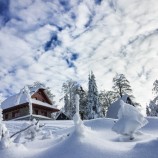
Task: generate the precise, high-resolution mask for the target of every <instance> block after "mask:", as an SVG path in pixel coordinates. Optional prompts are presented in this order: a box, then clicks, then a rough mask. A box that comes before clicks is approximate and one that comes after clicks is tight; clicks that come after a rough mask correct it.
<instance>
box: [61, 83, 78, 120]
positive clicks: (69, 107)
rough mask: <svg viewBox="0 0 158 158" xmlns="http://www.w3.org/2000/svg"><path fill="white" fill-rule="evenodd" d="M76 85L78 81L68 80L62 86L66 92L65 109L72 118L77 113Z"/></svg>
mask: <svg viewBox="0 0 158 158" xmlns="http://www.w3.org/2000/svg"><path fill="white" fill-rule="evenodd" d="M76 85H77V82H76V81H73V80H67V81H66V82H65V83H63V86H62V91H63V93H64V111H65V113H66V115H67V116H68V117H70V118H72V117H73V115H74V114H75V94H76Z"/></svg>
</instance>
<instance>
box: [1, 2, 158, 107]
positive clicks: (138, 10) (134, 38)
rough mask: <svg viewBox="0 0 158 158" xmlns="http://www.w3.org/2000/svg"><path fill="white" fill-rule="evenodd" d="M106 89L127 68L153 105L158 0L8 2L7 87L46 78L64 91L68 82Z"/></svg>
mask: <svg viewBox="0 0 158 158" xmlns="http://www.w3.org/2000/svg"><path fill="white" fill-rule="evenodd" d="M90 70H93V72H94V74H95V76H96V80H97V85H98V89H99V90H104V89H105V90H110V89H111V87H112V78H113V77H114V75H115V74H116V73H123V74H125V76H126V78H127V79H128V80H129V81H130V83H131V87H132V89H133V93H134V96H135V97H136V100H137V101H138V102H140V103H141V104H142V105H143V106H145V104H146V102H148V101H149V99H150V98H151V97H152V84H153V82H154V81H155V79H157V78H158V2H157V1H156V0H0V92H1V93H2V94H3V95H4V96H5V97H7V96H10V95H12V94H14V93H17V92H19V90H20V89H21V88H22V87H23V86H24V85H26V84H32V83H33V82H34V81H40V82H43V83H45V84H46V85H47V86H49V87H51V88H52V91H53V92H54V94H56V95H59V94H60V92H61V86H62V83H63V82H64V81H66V80H68V79H71V78H72V79H74V80H77V81H78V82H79V83H80V84H82V85H83V87H84V88H85V89H87V84H88V73H89V72H90Z"/></svg>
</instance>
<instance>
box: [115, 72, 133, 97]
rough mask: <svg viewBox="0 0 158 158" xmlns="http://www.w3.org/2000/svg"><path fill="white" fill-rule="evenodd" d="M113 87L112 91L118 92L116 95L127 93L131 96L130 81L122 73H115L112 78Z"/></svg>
mask: <svg viewBox="0 0 158 158" xmlns="http://www.w3.org/2000/svg"><path fill="white" fill-rule="evenodd" d="M113 83H114V85H113V87H112V88H113V89H114V92H116V93H117V94H118V96H120V97H122V96H123V95H124V94H128V95H129V96H130V97H133V96H132V95H131V94H132V89H131V86H130V82H129V81H128V80H127V79H126V77H125V75H124V74H116V76H115V77H114V78H113Z"/></svg>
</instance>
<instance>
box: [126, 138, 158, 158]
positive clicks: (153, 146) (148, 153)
mask: <svg viewBox="0 0 158 158" xmlns="http://www.w3.org/2000/svg"><path fill="white" fill-rule="evenodd" d="M157 147H158V139H157V138H156V139H152V140H149V141H145V142H141V143H137V144H136V145H135V146H134V148H133V149H132V150H131V153H132V156H129V158H136V157H139V156H138V155H140V157H142V158H157V157H158V150H157Z"/></svg>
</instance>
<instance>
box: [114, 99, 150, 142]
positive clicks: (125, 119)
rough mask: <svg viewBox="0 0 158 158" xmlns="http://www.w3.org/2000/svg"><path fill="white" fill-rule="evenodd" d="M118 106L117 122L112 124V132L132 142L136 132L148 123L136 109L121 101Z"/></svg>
mask: <svg viewBox="0 0 158 158" xmlns="http://www.w3.org/2000/svg"><path fill="white" fill-rule="evenodd" d="M120 105H121V107H120V109H119V112H118V121H117V122H116V123H115V124H114V126H113V127H112V130H113V131H115V132H116V133H118V134H121V135H123V136H124V137H127V138H129V139H130V140H132V139H134V137H135V135H136V133H137V132H138V130H139V129H140V128H142V127H143V126H144V125H146V124H147V123H148V121H147V120H146V119H145V118H144V116H143V115H142V114H141V113H140V111H139V110H138V109H137V108H136V107H134V106H132V105H130V104H127V103H125V102H124V101H123V100H121V101H120Z"/></svg>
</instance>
